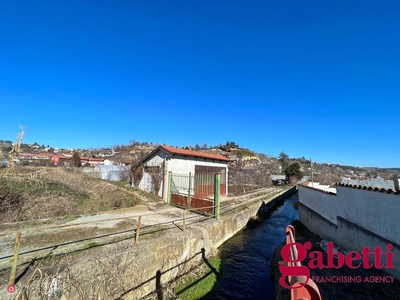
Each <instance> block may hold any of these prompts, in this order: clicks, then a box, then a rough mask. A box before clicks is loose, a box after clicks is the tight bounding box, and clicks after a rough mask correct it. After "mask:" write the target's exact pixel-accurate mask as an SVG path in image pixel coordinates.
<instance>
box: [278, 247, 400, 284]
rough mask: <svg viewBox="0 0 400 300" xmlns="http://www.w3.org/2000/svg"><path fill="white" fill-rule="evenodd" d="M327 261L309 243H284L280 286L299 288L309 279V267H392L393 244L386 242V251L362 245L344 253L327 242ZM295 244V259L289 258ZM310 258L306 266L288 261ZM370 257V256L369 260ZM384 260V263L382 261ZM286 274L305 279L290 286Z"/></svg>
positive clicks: (280, 266) (280, 268)
mask: <svg viewBox="0 0 400 300" xmlns="http://www.w3.org/2000/svg"><path fill="white" fill-rule="evenodd" d="M326 245H327V263H326V264H324V262H323V253H322V252H321V251H311V252H310V253H308V250H310V249H311V243H310V242H306V243H304V245H302V244H300V243H289V244H286V245H285V246H284V247H283V248H282V250H281V255H282V258H283V259H284V262H282V263H281V264H280V265H279V270H280V272H281V274H282V276H281V278H280V279H279V283H280V284H281V286H282V287H284V288H287V289H293V288H300V287H302V286H304V285H305V284H306V283H307V281H308V280H309V279H310V269H317V268H318V269H340V268H342V267H343V266H344V265H346V266H347V267H348V268H350V269H358V268H360V267H362V268H364V269H370V268H372V267H375V268H377V269H384V268H385V269H392V268H394V266H393V252H392V250H393V245H392V244H387V245H386V249H387V251H385V252H384V251H382V250H381V248H380V247H375V248H374V250H373V251H370V250H369V247H363V250H362V251H361V252H357V251H350V252H348V253H347V254H346V255H344V254H343V253H341V252H340V251H335V250H334V245H333V242H327V243H326ZM293 246H295V247H296V248H297V260H292V258H291V251H290V250H291V248H292V247H293ZM335 255H336V256H337V257H336V258H337V261H336V263H335V262H334V258H335ZM307 256H308V257H309V258H310V261H309V262H308V265H307V266H296V265H290V264H288V263H295V262H302V261H303V260H304V259H305V258H306V257H307ZM370 258H372V259H371V260H370ZM383 262H385V263H383ZM288 276H305V277H306V278H307V279H306V280H305V283H304V284H303V285H301V286H297V287H291V286H289V285H288V284H287V283H286V278H287V277H288Z"/></svg>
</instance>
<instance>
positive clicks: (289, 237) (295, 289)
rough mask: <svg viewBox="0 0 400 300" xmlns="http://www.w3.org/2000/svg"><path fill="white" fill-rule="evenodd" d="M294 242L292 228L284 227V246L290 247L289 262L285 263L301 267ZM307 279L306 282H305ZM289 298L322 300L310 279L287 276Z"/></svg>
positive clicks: (294, 299) (300, 276) (299, 276)
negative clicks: (289, 287)
mask: <svg viewBox="0 0 400 300" xmlns="http://www.w3.org/2000/svg"><path fill="white" fill-rule="evenodd" d="M295 243H296V240H295V230H294V227H293V226H291V225H289V226H287V227H286V244H287V245H289V244H290V245H291V246H290V257H291V260H292V261H291V262H287V264H288V266H292V267H301V263H300V261H298V252H297V246H296V244H295ZM307 279H308V280H307ZM288 280H289V285H290V286H291V287H292V288H291V289H290V296H291V299H292V300H322V297H321V294H320V293H319V289H318V287H317V285H316V284H315V282H314V281H313V280H312V279H311V278H307V277H306V276H302V275H295V276H288Z"/></svg>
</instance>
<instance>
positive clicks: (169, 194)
mask: <svg viewBox="0 0 400 300" xmlns="http://www.w3.org/2000/svg"><path fill="white" fill-rule="evenodd" d="M171 186H172V172H171V171H169V172H168V190H167V203H168V204H171Z"/></svg>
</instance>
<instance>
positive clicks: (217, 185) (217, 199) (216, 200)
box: [214, 174, 221, 220]
mask: <svg viewBox="0 0 400 300" xmlns="http://www.w3.org/2000/svg"><path fill="white" fill-rule="evenodd" d="M220 183H221V174H215V180H214V206H215V219H217V220H219V217H220V214H219V206H220V201H221V199H220V197H221V185H220Z"/></svg>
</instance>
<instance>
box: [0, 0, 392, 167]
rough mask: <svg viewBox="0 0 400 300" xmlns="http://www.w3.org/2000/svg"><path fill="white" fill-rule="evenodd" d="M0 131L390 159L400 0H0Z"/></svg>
mask: <svg viewBox="0 0 400 300" xmlns="http://www.w3.org/2000/svg"><path fill="white" fill-rule="evenodd" d="M0 28H1V30H0V41H1V44H0V45H1V47H0V99H1V101H0V103H1V107H0V115H1V117H0V124H1V126H0V139H3V140H12V141H15V140H16V137H17V135H18V132H19V125H22V126H26V130H25V137H24V143H33V142H38V143H39V144H45V145H50V146H53V147H72V148H89V147H93V148H98V147H102V146H106V147H107V146H112V145H115V144H129V142H130V141H131V140H137V141H140V142H145V141H147V142H157V143H160V144H163V143H165V144H168V145H172V146H185V145H195V144H200V145H202V144H204V143H207V144H208V145H217V144H219V143H225V142H226V141H234V142H236V143H237V144H239V145H240V146H242V147H245V148H249V149H252V150H254V151H256V152H259V153H265V154H269V155H272V156H277V155H278V154H279V153H280V152H281V151H285V152H286V153H287V154H288V155H289V156H290V157H301V156H305V157H306V158H312V159H313V161H317V162H331V163H339V164H347V165H354V166H378V167H400V139H399V128H400V126H399V125H400V124H399V123H400V121H399V120H400V118H399V116H400V1H397V0H393V1H368V0H362V1H361V0H360V1H348V0H345V1H340V0H334V1H320V0H318V1H285V0H280V1H235V0H230V1H188V0H185V1H123V0H120V1H111V0H110V1H100V0H90V1H87V0H69V1H66V0H64V1H57V0H52V1H49V0H44V1H37V0H33V1H2V3H1V6H0Z"/></svg>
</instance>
